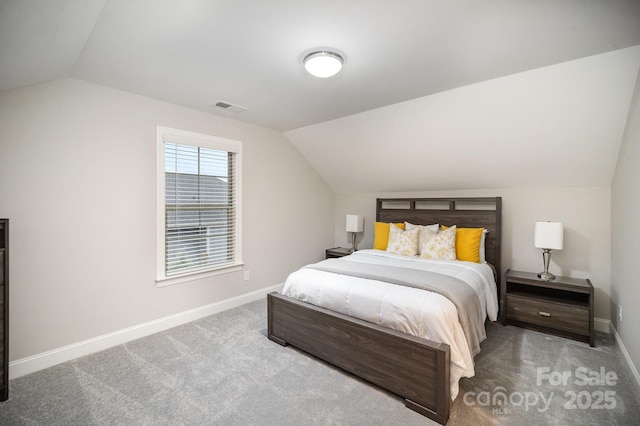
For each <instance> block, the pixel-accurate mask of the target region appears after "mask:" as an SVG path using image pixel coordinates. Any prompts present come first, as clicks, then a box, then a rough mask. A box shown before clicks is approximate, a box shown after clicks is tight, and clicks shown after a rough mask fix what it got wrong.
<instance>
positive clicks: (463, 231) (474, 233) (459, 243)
mask: <svg viewBox="0 0 640 426" xmlns="http://www.w3.org/2000/svg"><path fill="white" fill-rule="evenodd" d="M482 231H484V228H458V229H457V230H456V257H457V258H458V260H466V261H467V262H475V263H480V242H481V241H482Z"/></svg>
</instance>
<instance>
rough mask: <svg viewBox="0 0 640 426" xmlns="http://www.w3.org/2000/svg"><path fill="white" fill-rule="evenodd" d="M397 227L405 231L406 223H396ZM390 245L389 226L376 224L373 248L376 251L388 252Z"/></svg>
mask: <svg viewBox="0 0 640 426" xmlns="http://www.w3.org/2000/svg"><path fill="white" fill-rule="evenodd" d="M396 226H399V227H400V228H402V229H404V223H396ZM388 244H389V224H388V223H386V222H376V223H374V224H373V248H374V249H376V250H386V249H387V245H388Z"/></svg>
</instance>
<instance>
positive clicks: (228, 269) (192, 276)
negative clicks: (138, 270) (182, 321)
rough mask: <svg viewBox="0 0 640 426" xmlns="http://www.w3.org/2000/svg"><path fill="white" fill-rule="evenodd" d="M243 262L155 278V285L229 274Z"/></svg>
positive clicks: (162, 285) (168, 284)
mask: <svg viewBox="0 0 640 426" xmlns="http://www.w3.org/2000/svg"><path fill="white" fill-rule="evenodd" d="M243 265H244V264H243V263H234V264H233V265H228V266H223V267H220V268H218V269H210V270H208V271H197V272H191V273H187V274H184V275H178V276H173V277H159V278H156V287H166V286H170V285H174V284H182V283H186V282H190V281H196V280H200V279H203V278H208V277H213V276H216V275H223V274H230V273H232V272H238V271H241V270H242V267H243Z"/></svg>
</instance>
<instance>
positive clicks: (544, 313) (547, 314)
mask: <svg viewBox="0 0 640 426" xmlns="http://www.w3.org/2000/svg"><path fill="white" fill-rule="evenodd" d="M538 313H539V314H540V315H542V316H543V317H550V316H551V314H550V313H549V312H544V311H540V312H538Z"/></svg>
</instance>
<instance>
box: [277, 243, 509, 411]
mask: <svg viewBox="0 0 640 426" xmlns="http://www.w3.org/2000/svg"><path fill="white" fill-rule="evenodd" d="M342 260H345V261H349V262H361V263H365V264H366V263H372V264H380V265H388V266H393V267H398V268H409V269H415V270H422V271H429V272H436V273H440V274H444V275H449V276H451V277H455V278H457V279H459V280H461V281H463V282H464V283H466V284H467V285H469V286H470V287H471V288H472V289H473V291H474V293H475V294H476V295H477V297H478V300H479V303H480V307H481V310H482V318H489V320H491V321H495V320H496V319H497V314H498V297H497V287H496V283H495V280H494V275H493V270H492V268H491V267H490V266H489V265H487V264H482V263H472V262H464V261H457V260H455V261H448V260H431V259H420V258H417V257H407V256H399V255H394V254H391V253H387V252H386V251H381V250H360V251H357V252H355V253H353V254H351V255H349V256H345V257H343V258H342ZM282 293H283V294H284V295H286V296H289V297H292V298H295V299H298V300H300V301H303V302H307V303H311V304H313V305H316V306H319V307H322V308H326V309H330V310H332V311H334V312H339V313H342V314H345V315H349V316H352V317H355V318H358V319H361V320H364V321H369V322H372V323H374V324H379V325H381V326H384V327H388V328H391V329H394V330H398V331H402V332H405V333H408V334H411V335H414V336H417V337H421V338H424V339H428V340H432V341H435V342H439V343H446V344H448V345H449V346H450V351H451V353H450V354H451V383H450V385H451V398H452V399H455V397H456V396H457V395H458V391H459V385H458V382H459V380H460V378H461V377H473V376H474V374H475V370H474V363H473V354H472V353H471V350H470V348H469V345H468V344H467V339H466V338H465V335H464V331H463V328H462V326H461V325H460V321H459V319H458V312H457V309H456V307H455V305H454V304H453V303H452V302H451V301H450V300H449V299H447V298H446V297H444V296H442V295H440V294H438V293H435V292H431V291H427V290H423V289H420V288H414V287H407V286H403V285H398V284H391V283H388V282H383V281H378V280H374V279H368V278H361V277H356V276H351V275H340V274H336V273H332V272H326V271H322V270H317V269H312V268H301V269H299V270H297V271H295V272H293V273H292V274H290V275H289V277H288V278H287V280H286V282H285V286H284V289H283V292H282Z"/></svg>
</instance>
